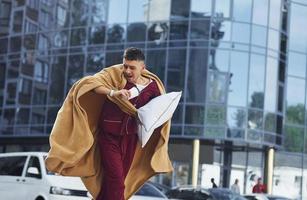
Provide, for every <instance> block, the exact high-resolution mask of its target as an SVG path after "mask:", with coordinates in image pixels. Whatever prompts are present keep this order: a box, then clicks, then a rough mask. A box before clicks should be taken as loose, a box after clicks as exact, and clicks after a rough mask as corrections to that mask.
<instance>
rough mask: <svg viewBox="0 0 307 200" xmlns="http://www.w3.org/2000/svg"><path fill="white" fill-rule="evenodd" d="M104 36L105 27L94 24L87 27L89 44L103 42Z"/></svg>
mask: <svg viewBox="0 0 307 200" xmlns="http://www.w3.org/2000/svg"><path fill="white" fill-rule="evenodd" d="M105 36H106V27H105V26H103V25H101V26H95V27H90V28H89V43H90V44H103V43H104V41H105Z"/></svg>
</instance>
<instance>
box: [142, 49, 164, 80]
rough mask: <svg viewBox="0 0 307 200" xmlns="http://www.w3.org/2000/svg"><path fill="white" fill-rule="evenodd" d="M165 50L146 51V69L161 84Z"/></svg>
mask: <svg viewBox="0 0 307 200" xmlns="http://www.w3.org/2000/svg"><path fill="white" fill-rule="evenodd" d="M165 62H166V50H147V54H146V64H147V65H146V67H147V68H148V69H149V70H150V71H151V72H153V73H155V74H156V75H157V76H158V77H159V78H160V79H161V80H162V81H163V82H164V75H165Z"/></svg>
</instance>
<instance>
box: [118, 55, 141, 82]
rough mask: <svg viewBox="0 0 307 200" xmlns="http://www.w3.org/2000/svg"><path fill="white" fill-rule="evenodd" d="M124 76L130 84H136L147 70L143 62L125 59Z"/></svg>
mask: <svg viewBox="0 0 307 200" xmlns="http://www.w3.org/2000/svg"><path fill="white" fill-rule="evenodd" d="M123 65H124V76H125V78H126V79H127V81H128V82H130V83H136V82H137V80H138V78H139V77H140V76H141V74H142V71H143V70H144V68H145V64H144V62H143V61H138V60H126V59H123Z"/></svg>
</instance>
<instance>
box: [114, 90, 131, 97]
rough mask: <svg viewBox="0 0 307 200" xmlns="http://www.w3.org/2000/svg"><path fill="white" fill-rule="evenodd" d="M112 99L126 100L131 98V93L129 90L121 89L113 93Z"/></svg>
mask: <svg viewBox="0 0 307 200" xmlns="http://www.w3.org/2000/svg"><path fill="white" fill-rule="evenodd" d="M113 96H114V97H119V98H123V99H125V100H128V99H129V97H130V96H131V93H130V91H129V90H126V89H122V90H117V91H115V92H114V94H113Z"/></svg>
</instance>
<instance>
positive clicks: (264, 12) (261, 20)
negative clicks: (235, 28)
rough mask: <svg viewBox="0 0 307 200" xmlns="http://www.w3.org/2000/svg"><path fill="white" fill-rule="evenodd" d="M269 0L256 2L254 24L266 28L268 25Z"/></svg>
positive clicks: (257, 0)
mask: <svg viewBox="0 0 307 200" xmlns="http://www.w3.org/2000/svg"><path fill="white" fill-rule="evenodd" d="M268 3H269V1H268V0H256V1H254V10H253V23H254V24H261V25H264V26H266V25H267V23H268V8H269V6H268Z"/></svg>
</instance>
